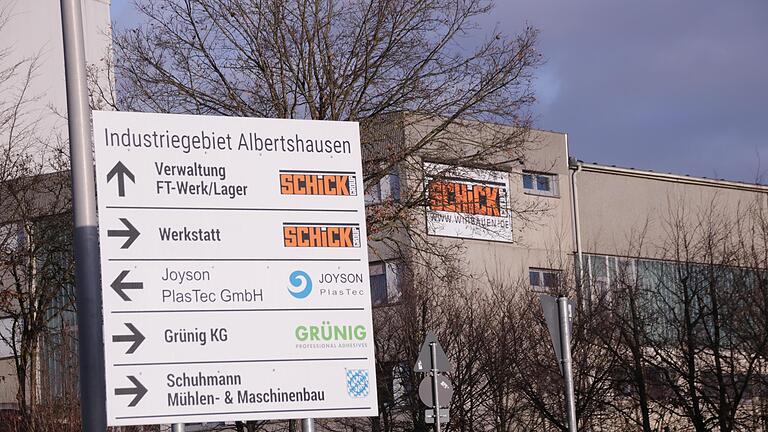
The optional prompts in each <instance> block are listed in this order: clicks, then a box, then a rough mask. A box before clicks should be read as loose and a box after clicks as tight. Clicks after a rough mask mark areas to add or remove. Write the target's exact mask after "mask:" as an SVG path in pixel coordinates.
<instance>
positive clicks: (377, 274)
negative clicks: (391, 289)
mask: <svg viewBox="0 0 768 432" xmlns="http://www.w3.org/2000/svg"><path fill="white" fill-rule="evenodd" d="M369 272H370V275H371V302H373V304H374V306H375V305H380V304H386V303H387V267H386V265H384V263H383V262H379V263H371V264H370V270H369Z"/></svg>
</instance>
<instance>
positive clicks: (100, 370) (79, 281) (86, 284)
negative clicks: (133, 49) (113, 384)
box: [61, 0, 107, 432]
mask: <svg viewBox="0 0 768 432" xmlns="http://www.w3.org/2000/svg"><path fill="white" fill-rule="evenodd" d="M61 25H62V33H63V36H64V38H63V39H64V69H65V71H66V82H67V117H68V122H69V152H70V157H71V168H72V174H71V175H72V210H73V219H74V224H75V233H74V235H75V237H74V245H75V287H76V289H77V294H76V295H77V321H78V326H77V327H78V337H79V350H78V353H79V359H80V414H81V416H82V419H81V422H82V423H81V424H82V430H83V431H84V432H104V431H105V430H106V428H107V413H106V405H105V400H106V389H105V383H104V346H103V343H104V338H103V336H102V332H103V329H102V316H101V287H100V276H101V275H100V268H99V248H98V239H99V237H98V236H99V233H98V223H97V219H96V190H95V184H94V171H93V155H92V150H91V123H90V122H91V119H90V114H91V110H90V107H89V106H88V91H87V85H86V78H85V77H86V69H85V44H84V42H83V15H82V10H81V6H80V0H61Z"/></svg>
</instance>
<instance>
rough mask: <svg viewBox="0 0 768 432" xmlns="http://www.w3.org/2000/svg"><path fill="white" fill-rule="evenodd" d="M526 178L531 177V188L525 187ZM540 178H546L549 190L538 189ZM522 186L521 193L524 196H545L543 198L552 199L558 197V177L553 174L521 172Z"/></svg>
mask: <svg viewBox="0 0 768 432" xmlns="http://www.w3.org/2000/svg"><path fill="white" fill-rule="evenodd" d="M526 176H530V177H531V188H527V187H525V178H526ZM540 177H543V178H547V179H548V180H549V189H550V190H541V189H539V188H538V185H539V178H540ZM522 186H523V193H525V194H526V195H536V196H545V197H554V198H559V197H560V182H559V177H558V175H557V174H554V173H548V172H542V171H529V170H523V173H522Z"/></svg>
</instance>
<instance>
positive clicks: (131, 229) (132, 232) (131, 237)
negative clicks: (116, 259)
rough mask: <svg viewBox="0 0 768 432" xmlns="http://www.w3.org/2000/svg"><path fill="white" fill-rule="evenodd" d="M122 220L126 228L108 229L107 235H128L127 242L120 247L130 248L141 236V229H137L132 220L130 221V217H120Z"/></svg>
mask: <svg viewBox="0 0 768 432" xmlns="http://www.w3.org/2000/svg"><path fill="white" fill-rule="evenodd" d="M120 222H122V223H123V225H125V227H126V228H128V229H125V230H107V237H128V239H127V240H125V243H123V245H122V246H120V249H128V248H129V247H130V246H131V245H132V244H133V242H134V241H136V239H137V238H139V234H140V233H139V230H137V229H136V227H135V226H133V225H131V223H130V222H128V219H126V218H120Z"/></svg>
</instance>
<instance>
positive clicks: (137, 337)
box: [112, 323, 146, 354]
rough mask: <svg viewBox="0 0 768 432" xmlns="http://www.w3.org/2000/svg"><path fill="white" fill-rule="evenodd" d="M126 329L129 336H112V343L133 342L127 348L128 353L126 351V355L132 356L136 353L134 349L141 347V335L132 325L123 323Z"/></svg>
mask: <svg viewBox="0 0 768 432" xmlns="http://www.w3.org/2000/svg"><path fill="white" fill-rule="evenodd" d="M123 324H124V325H125V326H126V327H128V330H130V331H131V334H129V335H116V336H112V342H133V345H131V346H130V347H129V348H128V351H126V352H125V353H126V354H133V353H134V351H136V348H138V347H139V345H141V343H142V342H144V339H146V338H145V337H144V335H143V334H141V332H140V331H139V329H137V328H136V327H135V326H134V325H133V324H131V323H123Z"/></svg>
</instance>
